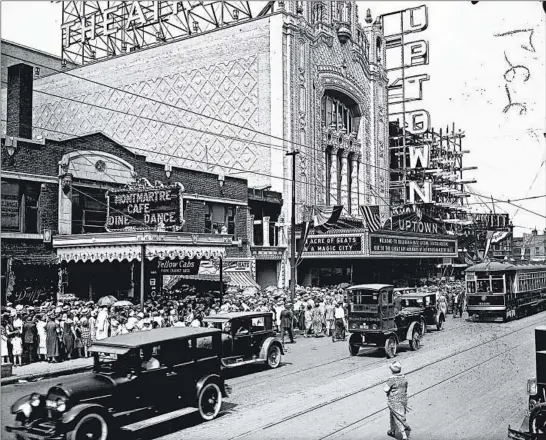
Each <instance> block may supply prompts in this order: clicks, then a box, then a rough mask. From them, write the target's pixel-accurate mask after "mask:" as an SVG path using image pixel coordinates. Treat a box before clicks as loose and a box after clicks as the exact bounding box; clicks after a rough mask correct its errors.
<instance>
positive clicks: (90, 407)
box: [61, 403, 109, 425]
mask: <svg viewBox="0 0 546 440" xmlns="http://www.w3.org/2000/svg"><path fill="white" fill-rule="evenodd" d="M91 412H97V413H100V414H101V415H102V416H104V418H105V419H106V421H107V422H108V419H109V413H108V410H107V409H106V408H105V407H104V406H102V405H99V404H97V403H80V404H78V405H76V406H73V407H72V408H70V409H69V410H68V411H67V412H65V413H64V414H63V416H62V418H61V423H62V424H63V425H70V424H72V423H74V421H75V420H76V419H77V418H78V417H79V416H81V415H84V414H87V413H91Z"/></svg>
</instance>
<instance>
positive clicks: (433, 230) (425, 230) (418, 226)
mask: <svg viewBox="0 0 546 440" xmlns="http://www.w3.org/2000/svg"><path fill="white" fill-rule="evenodd" d="M398 229H399V230H400V231H408V232H419V233H421V234H438V225H437V224H436V223H428V222H416V221H411V220H398Z"/></svg>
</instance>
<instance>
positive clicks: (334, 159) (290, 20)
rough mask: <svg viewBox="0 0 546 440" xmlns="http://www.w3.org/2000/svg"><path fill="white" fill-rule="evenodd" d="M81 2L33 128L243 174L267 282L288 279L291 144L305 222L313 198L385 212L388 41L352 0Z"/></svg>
mask: <svg viewBox="0 0 546 440" xmlns="http://www.w3.org/2000/svg"><path fill="white" fill-rule="evenodd" d="M81 5H83V3H79V2H65V3H63V6H62V7H63V23H64V24H63V56H64V57H65V59H68V63H64V67H61V66H59V73H57V74H52V75H48V76H39V77H38V78H36V80H35V83H34V94H33V99H32V106H33V112H34V121H33V136H37V135H42V136H43V137H44V138H48V139H52V140H56V141H64V140H67V139H70V138H71V137H78V136H84V135H88V134H89V133H96V132H101V133H103V134H104V135H105V136H107V137H108V138H110V139H112V140H113V141H114V142H116V143H118V144H120V145H123V146H124V147H126V148H127V149H128V150H129V151H131V152H133V153H134V154H137V155H142V156H145V157H146V158H147V159H148V160H150V161H151V162H155V163H159V164H165V165H170V166H173V167H181V168H191V169H193V170H198V171H203V172H206V173H213V174H216V175H219V176H228V175H232V176H234V177H238V178H243V179H247V181H248V187H249V197H248V199H249V200H248V206H249V207H250V212H249V215H250V225H249V228H250V230H251V235H252V236H251V242H250V247H251V249H250V258H251V260H252V262H251V265H252V267H253V268H254V270H255V271H256V272H257V273H256V274H255V275H256V279H258V280H261V281H260V282H261V283H262V284H267V285H270V284H277V285H279V286H286V285H288V282H289V276H290V270H289V264H288V252H287V249H288V247H289V242H288V237H289V236H290V234H289V219H290V217H291V205H292V203H291V202H292V200H291V189H292V188H291V185H292V182H291V180H292V179H291V160H290V157H287V156H286V152H288V151H290V150H292V149H294V148H297V149H299V151H300V154H299V155H298V156H297V179H296V218H297V222H298V223H300V222H301V221H302V220H303V209H302V208H303V207H305V206H313V205H323V206H324V205H330V206H333V205H342V206H343V208H344V214H343V215H344V216H346V217H351V218H353V217H354V218H358V217H359V216H360V213H359V207H360V206H361V205H366V204H376V205H380V204H381V205H382V208H381V210H382V213H381V215H382V218H383V219H386V218H387V217H388V206H386V205H385V204H384V203H383V202H381V200H388V197H389V196H388V194H389V188H388V182H389V165H388V161H389V158H388V129H387V127H388V126H387V123H388V121H387V102H386V101H387V75H386V71H385V41H384V38H383V33H382V32H383V31H382V29H381V25H380V24H379V21H374V20H373V19H372V17H371V15H370V14H367V15H366V17H364V14H361V17H360V18H359V11H358V8H357V5H356V2H353V1H337V2H330V1H314V2H295V1H294V2H284V1H278V2H268V4H267V6H266V7H265V8H264V9H261V8H262V7H263V5H260V6H259V7H258V10H257V12H255V13H253V12H252V11H251V9H252V8H254V7H255V4H254V2H170V1H169V2H167V1H159V2H148V1H141V2H130V4H129V5H130V8H129V9H127V8H117V9H116V7H115V6H113V7H112V8H109V9H107V10H103V9H102V8H101V7H100V5H99V2H92V1H88V2H86V3H85V10H83V9H82V8H83V7H82V6H81ZM70 8H72V9H70ZM213 10H214V11H213ZM213 12H214V13H213ZM361 12H362V11H361ZM124 14H125V15H124ZM205 16H206V17H217V18H218V20H217V21H214V22H213V20H212V19H210V20H208V21H207V20H203V19H202V17H205ZM71 17H72V18H71ZM81 17H84V18H83V20H80V18H81ZM188 17H189V22H188ZM220 17H221V20H220ZM116 18H117V20H116ZM215 20H216V19H215ZM179 22H180V23H179ZM82 23H83V25H84V29H82ZM120 23H126V24H127V26H120ZM177 23H179V24H180V25H177ZM177 29H178V30H177ZM101 45H102V46H101ZM71 63H80V64H81V65H80V66H79V67H70V66H72V64H71ZM3 105H5V100H3ZM4 114H5V113H4ZM255 194H260V195H259V196H256V197H255V198H252V197H254V195H255ZM264 194H266V195H264ZM251 195H252V197H251ZM278 200H282V204H279V203H277V201H278ZM210 215H211V217H213V218H214V217H215V216H216V215H217V213H216V212H215V211H212V212H211V213H210ZM214 223H216V222H215V221H212V222H210V224H207V225H209V226H210V228H212V229H213V228H214ZM206 232H211V233H212V232H213V231H212V230H210V231H206ZM53 233H54V234H55V233H59V231H54V232H53ZM262 287H266V286H265V285H263V286H262Z"/></svg>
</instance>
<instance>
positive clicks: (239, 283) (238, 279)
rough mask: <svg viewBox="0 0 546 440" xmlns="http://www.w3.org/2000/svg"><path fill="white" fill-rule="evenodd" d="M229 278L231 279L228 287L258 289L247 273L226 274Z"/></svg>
mask: <svg viewBox="0 0 546 440" xmlns="http://www.w3.org/2000/svg"><path fill="white" fill-rule="evenodd" d="M228 275H229V278H230V279H231V280H230V281H229V283H228V284H229V285H230V286H233V287H257V288H258V289H259V288H260V286H259V285H258V283H256V281H254V279H253V278H252V276H251V275H250V273H249V272H228Z"/></svg>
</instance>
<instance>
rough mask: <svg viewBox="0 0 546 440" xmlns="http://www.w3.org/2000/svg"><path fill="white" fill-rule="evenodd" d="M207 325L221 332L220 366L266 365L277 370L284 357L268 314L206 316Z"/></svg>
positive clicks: (280, 342) (235, 313)
mask: <svg viewBox="0 0 546 440" xmlns="http://www.w3.org/2000/svg"><path fill="white" fill-rule="evenodd" d="M203 322H204V323H205V324H206V325H209V326H211V327H214V328H217V329H219V330H221V331H222V366H223V367H224V368H234V367H240V366H242V365H249V364H265V365H267V366H268V367H269V368H277V367H278V366H279V365H280V364H281V356H282V355H283V354H284V347H283V343H282V341H281V340H280V339H279V338H278V337H277V334H276V332H275V330H274V329H273V313H271V312H231V313H219V314H217V315H212V316H207V317H206V318H205V319H204V320H203Z"/></svg>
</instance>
